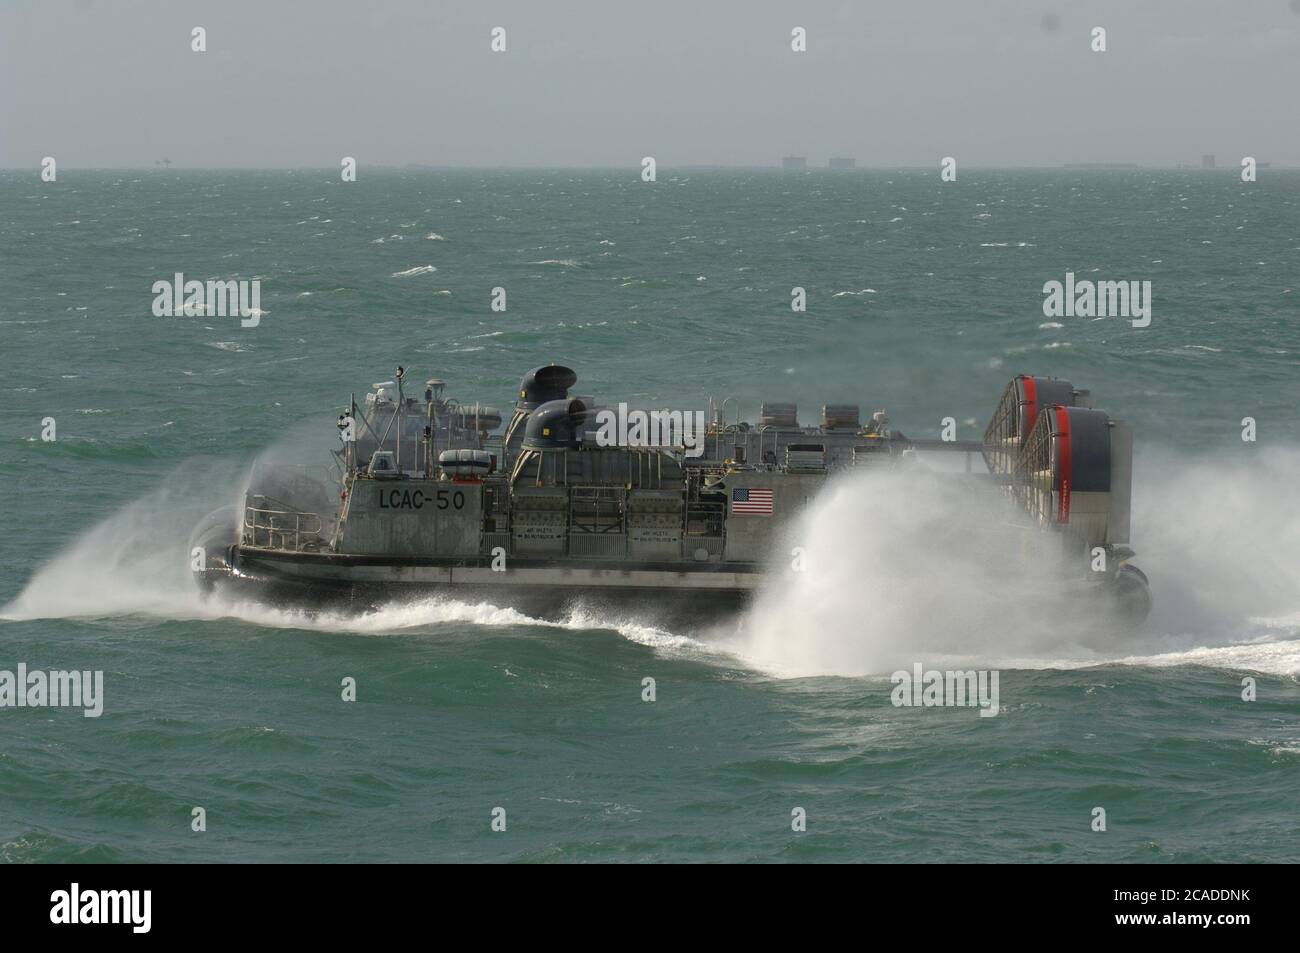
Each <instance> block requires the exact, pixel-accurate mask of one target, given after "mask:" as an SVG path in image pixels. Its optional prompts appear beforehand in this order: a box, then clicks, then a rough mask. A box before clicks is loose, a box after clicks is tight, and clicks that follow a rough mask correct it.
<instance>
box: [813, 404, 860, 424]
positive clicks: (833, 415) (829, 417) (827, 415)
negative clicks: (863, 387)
mask: <svg viewBox="0 0 1300 953" xmlns="http://www.w3.org/2000/svg"><path fill="white" fill-rule="evenodd" d="M860 413H861V411H860V409H859V407H858V405H857V404H827V405H825V406H824V407H822V429H823V430H857V429H858V418H859V415H860Z"/></svg>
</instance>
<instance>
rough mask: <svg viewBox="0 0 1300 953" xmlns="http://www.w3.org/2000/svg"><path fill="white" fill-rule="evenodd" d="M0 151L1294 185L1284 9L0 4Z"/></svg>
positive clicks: (96, 157)
mask: <svg viewBox="0 0 1300 953" xmlns="http://www.w3.org/2000/svg"><path fill="white" fill-rule="evenodd" d="M196 26H201V27H204V28H205V29H206V30H207V45H208V51H207V52H206V53H196V52H193V51H191V49H190V43H191V36H190V31H191V29H192V28H193V27H196ZM497 26H500V27H503V28H505V30H506V44H507V49H506V52H504V53H493V52H492V51H491V50H490V41H491V36H490V32H491V30H492V28H493V27H497ZM1096 26H1101V27H1104V28H1105V29H1106V31H1107V36H1106V43H1107V47H1108V49H1107V52H1105V53H1094V52H1092V50H1091V49H1090V44H1091V31H1092V28H1093V27H1096ZM794 27H803V28H805V29H806V31H807V46H808V49H807V52H804V53H796V52H793V51H792V50H791V48H790V42H791V30H792V29H793V28H794ZM0 124H2V125H0V165H2V166H5V167H11V168H12V167H29V168H36V167H37V166H38V165H39V163H40V160H41V157H43V156H46V155H52V156H55V157H56V158H57V160H58V161H59V164H60V166H61V167H65V168H75V167H81V168H86V167H113V166H118V167H120V166H152V165H153V164H154V162H155V160H158V159H160V158H163V157H166V158H169V159H170V160H172V162H173V164H174V165H175V166H176V167H187V166H206V167H325V166H332V167H337V166H338V163H339V160H340V158H341V157H342V156H345V155H350V156H355V157H356V158H357V160H358V162H360V163H362V164H363V165H364V164H371V165H381V164H382V165H404V164H407V163H418V164H427V165H452V166H532V167H536V166H600V167H627V166H633V167H635V166H637V165H638V163H639V161H640V159H641V157H642V156H645V155H652V156H654V157H655V158H656V159H657V160H658V162H659V165H660V166H661V167H672V166H682V165H774V164H778V163H779V162H780V158H781V156H783V155H787V154H797V155H806V156H807V157H808V158H809V162H810V164H812V165H824V164H825V161H826V159H827V158H828V157H829V156H832V155H846V156H854V157H856V158H857V160H858V164H859V165H865V166H936V165H937V163H938V161H939V159H940V158H941V157H943V156H946V155H952V156H956V157H957V158H958V160H959V162H961V164H962V165H963V166H964V167H971V166H1054V165H1060V164H1062V163H1065V162H1137V163H1141V164H1144V165H1177V164H1180V163H1184V162H1189V163H1194V162H1199V159H1200V156H1201V155H1202V154H1203V153H1216V154H1218V155H1219V157H1220V159H1219V163H1220V165H1224V164H1226V163H1229V162H1231V163H1233V164H1235V163H1236V162H1237V161H1238V160H1239V159H1240V157H1241V156H1243V155H1253V156H1255V157H1256V158H1257V159H1258V160H1259V161H1261V162H1268V161H1271V162H1273V163H1274V164H1275V165H1297V164H1300V0H1119V2H1084V0H985V2H975V0H871V2H867V0H861V2H850V0H828V2H819V0H798V2H773V0H689V2H679V0H648V2H644V3H634V2H629V0H590V2H589V0H573V2H562V0H524V2H489V0H477V2H475V0H447V2H440V0H211V2H188V0H0Z"/></svg>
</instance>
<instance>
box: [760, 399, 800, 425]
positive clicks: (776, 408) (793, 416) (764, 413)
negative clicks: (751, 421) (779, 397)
mask: <svg viewBox="0 0 1300 953" xmlns="http://www.w3.org/2000/svg"><path fill="white" fill-rule="evenodd" d="M758 422H759V424H760V425H762V426H764V427H798V426H799V408H798V406H797V405H795V404H774V403H765V404H763V407H762V409H761V410H760V411H759V421H758Z"/></svg>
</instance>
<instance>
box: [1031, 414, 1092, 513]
mask: <svg viewBox="0 0 1300 953" xmlns="http://www.w3.org/2000/svg"><path fill="white" fill-rule="evenodd" d="M1011 487H1012V493H1013V494H1014V495H1015V497H1016V498H1017V500H1018V501H1019V502H1020V503H1021V505H1022V506H1024V508H1025V509H1026V510H1027V511H1028V512H1029V513H1030V515H1032V516H1034V517H1036V518H1037V520H1038V521H1039V523H1040V524H1043V525H1047V524H1057V525H1064V524H1068V523H1069V522H1070V507H1071V498H1072V497H1073V496H1074V494H1076V493H1109V492H1110V418H1109V417H1108V416H1107V415H1106V412H1105V411H1102V410H1093V409H1091V408H1087V407H1067V406H1064V405H1061V404H1055V405H1053V406H1051V407H1045V408H1043V410H1042V411H1041V412H1040V413H1039V415H1038V420H1037V422H1036V423H1035V424H1034V427H1033V429H1032V430H1031V431H1030V432H1029V437H1028V438H1027V439H1026V440H1025V445H1024V447H1023V448H1022V449H1021V451H1020V454H1019V456H1018V458H1017V460H1016V472H1015V478H1014V479H1013V481H1012V484H1011Z"/></svg>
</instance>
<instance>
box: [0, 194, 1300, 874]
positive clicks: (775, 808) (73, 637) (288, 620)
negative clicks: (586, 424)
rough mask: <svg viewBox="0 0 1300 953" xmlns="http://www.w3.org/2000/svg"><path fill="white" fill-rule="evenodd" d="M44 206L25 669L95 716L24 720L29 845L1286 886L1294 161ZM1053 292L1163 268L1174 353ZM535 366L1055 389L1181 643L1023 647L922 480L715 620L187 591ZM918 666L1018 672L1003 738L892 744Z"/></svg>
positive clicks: (903, 733)
mask: <svg viewBox="0 0 1300 953" xmlns="http://www.w3.org/2000/svg"><path fill="white" fill-rule="evenodd" d="M59 176H60V177H59V181H58V182H57V183H54V184H45V183H41V182H40V181H39V178H38V177H37V175H35V174H34V173H32V172H29V171H23V172H5V173H0V290H2V291H3V295H2V296H0V368H2V369H3V376H2V378H0V391H2V392H3V394H4V397H5V403H6V413H5V414H4V415H3V418H0V477H3V479H4V481H5V485H6V486H7V487H8V488H9V493H8V505H7V506H5V507H3V508H0V669H4V670H11V671H12V670H14V669H15V668H16V666H17V665H18V664H19V663H25V664H26V665H27V666H28V667H29V668H30V669H43V670H51V669H73V668H75V669H80V670H102V671H103V672H104V673H105V675H104V677H105V690H104V692H105V700H104V712H103V715H102V716H101V717H99V718H84V717H83V716H82V714H81V713H80V712H79V711H76V710H70V709H40V708H36V709H33V708H23V709H18V708H0V858H3V859H4V860H8V861H70V860H80V861H289V860H305V861H346V860H362V861H422V860H429V861H434V860H456V861H476V860H521V861H633V860H637V861H640V860H650V861H692V860H699V861H817V860H833V861H981V862H998V861H1058V862H1059V861H1139V862H1141V861H1151V862H1166V861H1287V860H1295V859H1297V857H1298V856H1300V811H1298V810H1297V808H1298V807H1300V794H1298V793H1297V792H1298V791H1300V686H1298V685H1297V676H1298V675H1300V489H1297V486H1298V484H1300V481H1297V479H1296V474H1297V472H1298V469H1300V413H1298V408H1300V321H1298V319H1300V228H1297V225H1298V224H1300V174H1297V173H1295V172H1285V171H1281V170H1265V171H1264V172H1262V173H1261V178H1260V181H1258V182H1256V183H1252V184H1244V183H1241V182H1239V181H1238V180H1237V178H1236V176H1235V175H1234V174H1233V173H1232V172H1231V171H1225V172H1217V173H1202V172H1192V171H1185V172H1176V171H1161V170H1131V171H1116V172H1105V173H1102V172H1086V171H1077V170H1056V171H1001V172H994V171H988V172H979V171H966V170H963V172H962V173H961V179H960V182H959V183H950V184H942V183H940V182H939V180H938V176H937V175H936V174H934V173H933V172H932V171H915V170H898V171H873V172H856V173H847V174H831V173H827V172H809V173H799V174H795V173H778V172H769V171H752V172H751V171H704V170H701V171H694V170H692V171H680V172H676V171H674V172H668V171H665V172H663V173H661V175H660V180H659V181H658V182H656V183H654V184H646V183H642V182H640V181H639V180H638V177H637V175H636V171H635V170H631V171H626V170H624V171H554V172H476V171H435V170H417V169H412V170H401V171H398V170H392V171H367V170H364V169H363V170H362V174H361V176H360V178H359V181H357V182H356V183H351V184H344V183H341V182H339V181H338V176H337V173H336V172H330V171H313V170H302V171H294V172H286V171H278V172H270V171H268V172H225V171H201V170H193V171H174V170H140V171H80V170H75V169H61V170H60V173H59ZM175 272H183V273H184V274H185V275H186V277H187V278H197V279H200V280H206V279H209V278H216V279H244V278H250V279H251V278H260V279H261V281H262V303H261V307H262V309H263V310H264V311H265V314H264V315H262V316H261V321H260V324H259V325H258V326H257V327H255V328H241V327H240V326H239V322H238V320H237V319H235V318H208V317H175V318H158V317H154V316H153V314H152V313H151V305H152V302H153V294H152V292H151V286H152V284H153V282H155V281H158V280H169V279H170V278H171V276H172V275H173V274H174V273H175ZM1067 272H1073V273H1075V275H1076V276H1077V277H1078V278H1080V279H1083V278H1092V279H1094V280H1139V281H1140V280H1149V281H1151V282H1152V286H1153V308H1152V323H1151V326H1150V327H1149V328H1145V329H1135V328H1132V327H1131V326H1130V325H1129V323H1128V322H1127V321H1125V320H1123V319H1118V318H1106V319H1098V320H1090V319H1087V318H1072V317H1062V318H1056V319H1052V318H1048V317H1046V316H1044V314H1043V310H1042V300H1043V294H1042V286H1043V284H1044V282H1046V281H1050V280H1064V278H1065V275H1066V273H1067ZM498 286H500V287H504V288H506V289H507V294H508V309H507V310H506V311H505V312H504V313H494V312H492V311H491V309H490V301H491V295H492V289H493V288H494V287H498ZM796 286H798V287H803V288H805V289H806V290H807V294H808V310H807V312H805V313H796V312H793V311H792V310H791V308H790V297H791V289H792V288H794V287H796ZM549 361H556V362H560V363H566V364H569V365H570V366H572V367H574V368H575V369H576V370H577V371H578V373H579V375H580V382H579V385H578V388H577V389H578V391H579V392H582V393H591V394H595V395H598V396H600V397H611V398H620V397H623V398H627V399H631V400H634V401H636V402H640V403H642V404H644V405H662V406H672V407H679V408H692V407H698V408H701V409H702V408H703V407H704V406H705V405H706V402H707V400H708V399H709V398H710V397H713V398H714V399H716V400H721V399H723V398H724V397H731V398H734V400H733V402H732V403H731V404H729V405H728V406H729V407H734V406H736V405H738V406H739V408H740V410H741V411H742V413H743V415H744V416H746V417H747V418H749V419H753V417H754V416H755V415H756V412H757V409H758V404H759V402H760V401H762V400H766V399H790V400H796V401H798V402H799V403H800V406H801V408H802V411H803V412H802V416H803V417H804V419H806V420H808V419H812V418H813V417H814V416H815V415H816V413H817V411H818V410H819V409H820V405H821V404H822V403H823V402H831V403H835V402H855V403H861V404H862V405H863V407H864V410H865V411H868V412H869V410H871V409H875V408H888V409H889V411H890V415H891V419H892V422H893V425H894V426H895V427H897V428H899V429H901V430H903V431H904V432H905V433H907V434H909V435H915V436H937V434H938V431H939V428H940V425H941V424H940V421H941V420H942V418H944V417H947V416H951V417H954V418H955V419H956V420H957V421H958V422H959V433H958V436H959V437H962V438H968V439H969V438H975V437H977V436H978V435H979V433H980V432H981V431H982V428H983V425H984V422H985V421H986V420H987V417H988V415H989V414H990V413H991V412H992V410H993V408H994V406H995V404H996V401H997V399H998V396H999V394H1000V392H1001V388H1002V387H1003V386H1004V385H1005V383H1006V381H1007V380H1009V379H1010V378H1012V377H1014V376H1015V375H1016V374H1018V373H1035V374H1051V375H1057V376H1062V377H1067V378H1069V379H1071V380H1072V381H1074V382H1075V384H1076V385H1077V386H1081V387H1088V388H1091V390H1092V391H1093V394H1094V395H1095V397H1096V399H1097V402H1098V404H1099V406H1102V407H1105V408H1106V409H1107V410H1108V411H1110V412H1111V414H1112V415H1113V416H1116V417H1120V418H1123V419H1125V420H1128V421H1130V422H1132V423H1133V424H1134V425H1135V427H1136V429H1137V444H1138V451H1137V463H1136V471H1137V472H1136V475H1135V481H1134V482H1135V486H1134V492H1135V503H1134V520H1133V547H1134V549H1136V550H1137V552H1138V556H1137V558H1136V559H1135V562H1136V563H1137V564H1138V565H1140V566H1141V567H1142V568H1143V569H1144V570H1145V571H1146V572H1147V573H1148V575H1149V576H1150V578H1151V582H1152V588H1153V592H1154V595H1155V600H1156V605H1155V611H1154V612H1153V615H1152V618H1151V619H1150V621H1149V623H1148V625H1147V626H1146V628H1145V629H1144V630H1143V631H1141V632H1138V633H1129V634H1124V633H1119V632H1113V631H1107V630H1106V627H1105V626H1104V625H1103V624H1102V623H1100V622H1098V620H1096V619H1089V618H1087V617H1086V615H1080V614H1078V613H1077V612H1076V613H1074V614H1070V613H1066V612H1063V611H1055V612H1045V611H1042V610H1041V609H1038V608H1035V609H1034V610H1033V611H1027V610H1026V609H1025V605H1026V603H1025V602H1024V601H1023V600H1022V599H1021V598H1020V597H1019V596H1018V594H1017V592H1016V590H1015V588H1014V587H1011V588H1010V589H1008V588H1006V587H1005V586H1001V587H1000V581H1001V580H1002V577H1001V576H1000V575H999V574H998V572H997V570H998V569H999V568H1000V567H996V566H988V565H986V564H985V563H984V562H983V561H981V560H980V559H979V558H977V556H973V555H972V554H970V553H965V552H962V551H960V550H959V551H955V552H943V553H939V552H936V547H935V545H934V543H933V538H932V537H931V536H930V535H929V534H930V532H931V531H932V530H933V529H934V527H935V526H936V525H939V524H940V523H942V524H944V525H949V526H950V525H958V526H961V525H963V524H962V520H963V519H965V518H966V516H967V515H968V514H967V513H966V512H965V511H963V510H962V509H961V507H960V506H958V505H957V504H955V503H954V502H953V501H951V500H935V499H933V498H927V497H925V496H924V495H923V494H922V495H918V494H916V493H915V492H913V489H912V488H911V487H909V486H908V485H906V484H900V483H897V482H890V481H884V482H879V483H864V482H861V481H859V482H855V483H846V484H845V485H843V486H840V487H837V488H835V490H834V491H833V492H830V493H828V494H826V495H825V497H824V498H823V499H822V500H821V501H820V502H818V503H817V504H815V505H814V506H813V507H812V508H811V509H810V511H809V512H808V513H807V514H805V516H804V517H803V519H802V520H801V522H800V524H799V525H798V526H797V528H796V532H797V533H798V534H799V537H800V540H801V541H802V542H805V543H806V544H807V545H808V547H809V551H810V552H811V553H813V554H815V555H816V556H817V559H818V562H817V565H818V567H819V571H818V572H815V573H811V574H806V575H805V577H803V578H801V579H800V580H798V581H797V582H793V583H788V584H786V583H783V584H780V585H776V584H774V585H773V586H772V587H771V588H770V589H769V590H768V591H766V592H764V593H763V594H762V596H761V598H760V599H759V600H758V602H757V604H756V605H755V607H754V609H753V610H752V611H751V612H749V613H747V614H746V615H744V616H742V617H738V618H734V619H724V620H721V621H719V622H716V623H712V624H710V625H707V626H699V627H684V628H683V627H679V628H677V629H672V628H666V627H664V626H662V625H660V624H658V623H657V621H656V620H655V619H654V618H624V617H614V616H609V615H601V614H595V613H591V612H588V611H584V610H583V609H582V608H581V607H577V608H575V610H574V612H573V614H572V615H571V616H570V617H569V618H568V619H567V620H564V621H562V622H542V621H539V620H536V619H531V618H528V617H527V616H523V615H520V614H519V613H517V612H515V611H513V610H511V609H510V608H509V607H504V606H491V605H484V604H475V603H469V602H463V601H457V600H446V599H442V600H439V599H433V598H428V599H423V600H414V601H411V602H405V603H401V604H393V605H387V606H383V607H381V608H379V609H378V610H377V611H375V612H372V613H369V614H367V615H365V616H361V617H343V616H336V615H316V616H304V615H302V614H295V613H292V612H289V611H286V610H284V609H282V608H277V607H275V606H258V605H251V604H242V605H236V604H229V603H223V602H204V601H202V600H200V599H199V598H198V597H197V595H196V594H195V593H194V592H193V591H192V589H191V588H190V586H189V583H188V578H187V568H186V555H187V554H186V543H187V539H188V534H189V531H190V528H191V527H192V526H193V525H194V523H195V522H196V521H197V520H198V519H199V518H200V517H201V516H202V515H203V514H205V513H206V512H208V511H209V510H210V509H212V508H214V507H216V506H219V505H221V504H224V503H227V502H231V501H233V500H234V499H235V498H236V496H237V494H238V491H239V486H240V484H241V481H242V479H243V475H244V473H245V472H246V471H247V468H248V466H249V464H250V463H251V461H252V460H253V459H254V458H256V457H257V456H258V455H259V454H260V453H262V452H264V451H267V450H268V448H272V449H273V448H277V447H285V446H289V447H298V446H303V445H307V444H312V443H324V444H328V442H329V441H332V440H333V439H334V433H335V431H334V422H335V417H336V416H337V414H338V413H339V412H340V410H341V409H342V408H343V407H344V406H345V405H346V403H347V400H348V395H349V393H350V392H354V391H355V392H357V393H358V394H360V393H362V392H364V391H365V389H366V388H367V387H368V385H369V384H370V383H371V382H373V381H381V380H388V379H391V375H392V370H393V368H394V367H395V366H396V365H397V364H399V363H400V364H403V365H404V366H405V367H406V368H407V369H408V371H409V372H410V373H411V375H412V379H415V380H423V379H424V378H425V377H432V376H437V377H442V378H445V379H446V380H447V381H448V382H449V387H448V391H449V393H450V394H452V395H454V396H457V397H458V398H460V399H462V400H475V399H477V400H483V401H485V402H488V403H492V404H496V405H498V406H507V405H508V403H509V401H510V399H511V397H512V395H513V392H514V390H515V386H516V384H517V381H518V379H519V378H520V376H522V374H523V373H524V372H525V371H527V370H528V369H529V368H531V367H533V366H535V365H537V364H541V363H544V362H549ZM47 417H52V418H54V420H55V422H56V427H57V439H56V440H55V441H53V442H48V441H44V440H42V439H41V430H42V426H43V425H42V421H43V419H44V418H47ZM1246 417H1251V418H1253V419H1254V420H1255V425H1256V435H1257V439H1256V440H1254V441H1243V440H1242V429H1243V423H1242V421H1243V418H1246ZM972 532H976V530H972ZM915 662H920V663H922V664H924V665H925V666H926V667H927V668H929V667H949V666H952V665H957V664H960V665H962V666H963V667H979V668H995V669H997V670H998V671H999V672H1000V705H1001V712H1000V714H999V715H998V716H997V717H993V718H981V717H979V716H978V715H977V713H976V712H975V710H973V709H970V708H949V709H935V708H920V709H914V708H896V707H894V706H893V705H892V704H891V703H890V689H891V687H892V686H891V684H890V681H889V674H890V673H891V672H892V671H894V670H895V669H896V668H910V667H911V665H912V664H913V663H915ZM345 677H351V678H354V679H355V680H356V685H357V700H356V701H355V702H351V703H346V702H343V701H342V700H341V698H340V691H341V689H340V683H341V681H342V679H344V678H345ZM645 678H653V679H655V686H656V700H655V701H653V702H646V701H643V700H642V681H643V679H645ZM1245 678H1251V679H1254V680H1255V685H1256V691H1257V700H1255V701H1253V702H1246V701H1243V700H1242V697H1241V693H1242V680H1243V679H1245ZM195 807H203V808H204V809H205V811H206V816H207V829H206V831H204V832H201V833H198V832H194V831H192V830H191V812H192V810H193V809H194V808H195ZM1095 807H1103V808H1104V809H1105V811H1106V817H1107V829H1106V830H1105V831H1104V832H1100V831H1094V830H1093V829H1092V819H1093V810H1094V808H1095ZM495 808H504V810H505V816H506V819H507V825H506V830H505V831H493V830H492V828H491V821H492V817H493V811H494V809H495ZM796 808H802V809H804V811H805V812H806V815H807V830H806V831H803V832H796V831H793V830H792V827H791V818H792V811H794V810H795V809H796Z"/></svg>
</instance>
